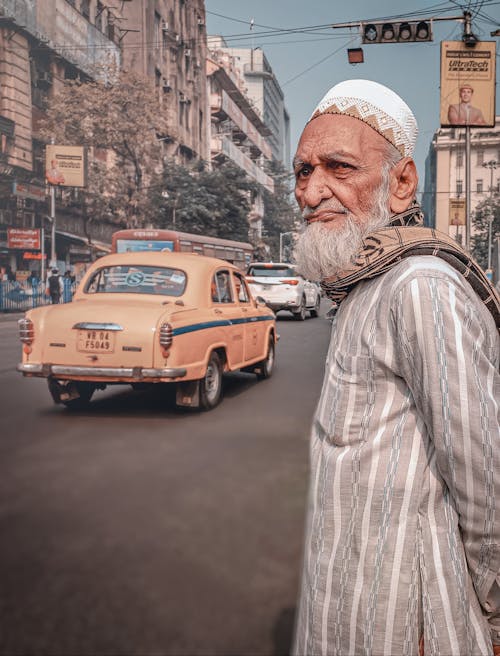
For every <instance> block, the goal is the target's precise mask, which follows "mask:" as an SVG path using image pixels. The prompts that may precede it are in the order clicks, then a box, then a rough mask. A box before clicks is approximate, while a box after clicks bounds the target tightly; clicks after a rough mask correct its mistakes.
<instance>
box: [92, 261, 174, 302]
mask: <svg viewBox="0 0 500 656" xmlns="http://www.w3.org/2000/svg"><path fill="white" fill-rule="evenodd" d="M185 288H186V274H185V273H184V271H180V270H179V269H170V268H167V267H153V266H142V265H136V264H135V265H133V266H132V265H121V266H109V267H103V268H102V269H98V270H97V271H96V272H95V273H94V275H93V276H92V277H91V278H90V279H89V280H88V282H87V284H86V286H85V292H86V293H87V294H155V295H158V296H181V295H182V294H183V293H184V290H185Z"/></svg>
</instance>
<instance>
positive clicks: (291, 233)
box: [279, 231, 295, 262]
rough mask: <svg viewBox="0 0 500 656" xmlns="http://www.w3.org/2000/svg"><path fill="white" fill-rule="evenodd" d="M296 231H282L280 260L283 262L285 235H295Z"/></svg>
mask: <svg viewBox="0 0 500 656" xmlns="http://www.w3.org/2000/svg"><path fill="white" fill-rule="evenodd" d="M294 234H295V233H294V232H293V231H291V232H280V259H279V261H280V262H281V259H282V257H283V237H285V235H294Z"/></svg>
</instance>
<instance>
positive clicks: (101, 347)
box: [77, 330, 115, 353]
mask: <svg viewBox="0 0 500 656" xmlns="http://www.w3.org/2000/svg"><path fill="white" fill-rule="evenodd" d="M77 349H78V350H79V351H83V352H84V353H113V351H114V350H115V334H114V332H113V331H111V330H79V331H78V347H77Z"/></svg>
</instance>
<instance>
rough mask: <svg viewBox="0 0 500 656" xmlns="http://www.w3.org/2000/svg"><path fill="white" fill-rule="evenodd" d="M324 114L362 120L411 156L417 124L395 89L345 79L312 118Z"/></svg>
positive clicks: (321, 104)
mask: <svg viewBox="0 0 500 656" xmlns="http://www.w3.org/2000/svg"><path fill="white" fill-rule="evenodd" d="M322 114H344V115H346V116H352V117H353V118H357V119H359V120H360V121H363V122H364V123H366V124H367V125H369V126H370V127H371V128H373V129H374V130H376V131H377V132H378V133H379V134H381V135H382V136H383V137H384V138H385V139H387V141H389V142H390V143H391V144H393V145H394V146H396V148H397V149H398V150H399V152H400V153H401V155H403V157H412V155H413V149H414V147H415V141H416V140H417V134H418V126H417V121H416V119H415V117H414V116H413V112H412V111H411V109H410V108H409V107H408V105H407V104H406V103H405V102H404V100H402V99H401V98H400V97H399V96H398V95H397V94H396V93H394V91H391V89H388V88H387V87H384V86H383V85H382V84H378V82H372V81H371V80H345V81H344V82H340V83H339V84H336V85H335V86H334V87H332V88H331V89H330V91H328V93H327V94H326V95H325V96H324V97H323V98H322V100H321V101H320V103H319V104H318V106H317V107H316V109H315V110H314V112H313V115H312V116H311V119H310V120H312V119H314V118H316V117H318V116H321V115H322Z"/></svg>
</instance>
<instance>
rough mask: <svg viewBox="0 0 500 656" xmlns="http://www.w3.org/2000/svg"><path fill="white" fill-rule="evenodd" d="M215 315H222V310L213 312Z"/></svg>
mask: <svg viewBox="0 0 500 656" xmlns="http://www.w3.org/2000/svg"><path fill="white" fill-rule="evenodd" d="M214 313H215V314H222V310H214Z"/></svg>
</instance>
